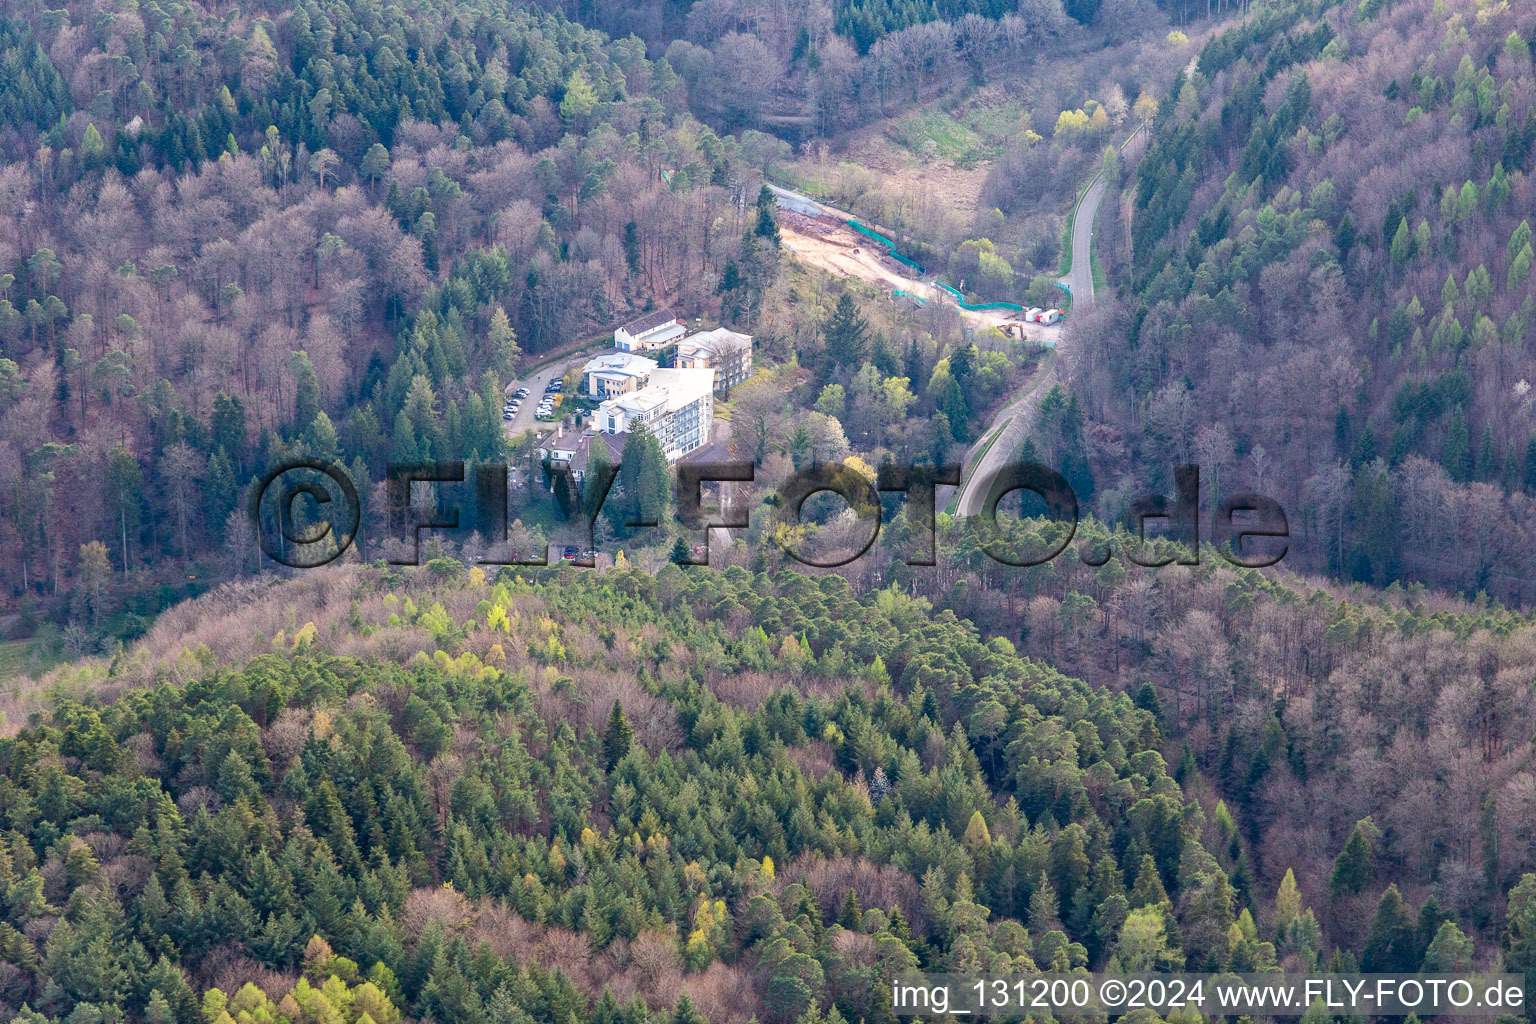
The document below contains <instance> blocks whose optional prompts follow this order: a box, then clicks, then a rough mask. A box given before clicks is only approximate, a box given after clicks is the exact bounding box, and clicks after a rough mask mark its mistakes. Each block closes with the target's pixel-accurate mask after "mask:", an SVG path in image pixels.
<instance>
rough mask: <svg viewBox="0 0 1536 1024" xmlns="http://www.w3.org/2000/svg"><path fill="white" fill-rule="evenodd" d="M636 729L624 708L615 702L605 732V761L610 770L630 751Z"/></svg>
mask: <svg viewBox="0 0 1536 1024" xmlns="http://www.w3.org/2000/svg"><path fill="white" fill-rule="evenodd" d="M634 735H635V734H634V730H632V729H631V728H630V727H629V720H628V719H626V718H625V717H624V708H623V707H622V706H621V705H620V704H619V702H618V701H614V702H613V710H612V711H611V712H610V713H609V715H608V727H607V729H605V730H604V732H603V761H604V762H605V763H606V764H607V766H608V770H609V771H613V769H614V767H615V766H616V765H617V764H618V763H619V762H620V761H622V760H623V759H624V755H625V754H627V753H629V745H630V742H631V741H632V740H633V739H634Z"/></svg>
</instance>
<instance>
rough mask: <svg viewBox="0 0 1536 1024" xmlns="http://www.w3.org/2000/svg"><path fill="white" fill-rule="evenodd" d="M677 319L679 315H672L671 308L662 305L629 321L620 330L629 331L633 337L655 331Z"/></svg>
mask: <svg viewBox="0 0 1536 1024" xmlns="http://www.w3.org/2000/svg"><path fill="white" fill-rule="evenodd" d="M676 319H677V317H675V316H673V315H672V311H671V310H670V309H667V308H666V307H662V308H661V309H653V310H651V312H649V313H646V314H645V315H644V316H640V317H636V318H635V319H633V320H631V321H630V322H629V323H627V324H625V325H624V326H622V327H620V328H619V330H621V331H627V332H628V333H629V335H630V336H631V337H634V336H636V335H641V334H644V333H645V332H646V331H654V330H655V329H656V328H658V327H660V326H661V325H663V324H667V323H672V322H673V321H675V320H676Z"/></svg>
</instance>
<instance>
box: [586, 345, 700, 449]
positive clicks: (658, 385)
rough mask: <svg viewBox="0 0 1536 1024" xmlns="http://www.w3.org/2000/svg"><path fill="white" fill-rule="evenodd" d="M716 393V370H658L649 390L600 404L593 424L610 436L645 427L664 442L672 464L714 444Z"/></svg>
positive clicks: (628, 394)
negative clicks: (697, 449) (710, 433)
mask: <svg viewBox="0 0 1536 1024" xmlns="http://www.w3.org/2000/svg"><path fill="white" fill-rule="evenodd" d="M714 392H715V371H714V370H706V369H667V368H664V367H663V368H657V369H655V370H652V371H651V374H650V383H649V384H647V385H646V386H645V387H643V388H640V389H639V390H638V391H632V392H629V393H626V394H617V395H615V396H614V397H612V398H609V399H607V400H606V401H604V402H603V403H602V404H600V405H599V406H598V407H597V412H596V414H595V415H594V416H593V425H594V426H595V427H596V428H597V429H598V430H599V431H601V432H603V433H605V434H625V433H628V432H629V431H630V430H631V429H632V428H633V427H634V426H635V425H636V424H641V425H644V427H645V429H647V430H649V431H650V432H651V434H652V436H654V437H655V438H656V440H657V441H658V442H660V443H661V450H662V452H663V453H664V454H665V455H666V457H667V461H668V462H675V461H676V460H677V459H680V458H682V457H683V456H684V455H687V454H688V453H689V452H691V451H693V450H694V449H696V448H701V447H703V446H704V445H706V444H708V443H709V428H710V424H711V423H712V422H713V421H714V418H715V394H714Z"/></svg>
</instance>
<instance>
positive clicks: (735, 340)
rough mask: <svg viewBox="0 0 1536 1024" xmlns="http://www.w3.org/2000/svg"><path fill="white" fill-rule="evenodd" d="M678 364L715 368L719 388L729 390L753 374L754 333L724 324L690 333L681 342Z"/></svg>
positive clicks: (689, 367)
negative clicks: (742, 331) (739, 330)
mask: <svg viewBox="0 0 1536 1024" xmlns="http://www.w3.org/2000/svg"><path fill="white" fill-rule="evenodd" d="M677 365H678V366H679V367H681V368H682V369H698V370H714V371H715V390H716V391H727V390H729V389H730V388H733V387H735V386H736V385H738V384H740V383H742V382H744V381H745V380H746V379H747V378H748V377H751V376H752V336H751V335H750V334H737V333H736V332H735V331H731V330H727V329H726V328H724V327H716V328H715V329H714V330H712V331H701V332H700V333H698V334H690V335H689V336H688V337H686V338H684V339H683V340H682V341H680V342H678V343H677Z"/></svg>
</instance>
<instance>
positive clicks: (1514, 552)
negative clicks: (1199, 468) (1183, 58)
mask: <svg viewBox="0 0 1536 1024" xmlns="http://www.w3.org/2000/svg"><path fill="white" fill-rule="evenodd" d="M1533 30H1536V25H1533V23H1532V22H1531V20H1530V12H1529V11H1528V10H1525V9H1523V8H1522V7H1521V5H1518V4H1504V3H1481V2H1478V3H1472V2H1468V3H1439V4H1432V3H1429V2H1427V0H1426V2H1416V0H1404V2H1400V3H1375V2H1370V3H1363V4H1359V5H1353V4H1349V5H1333V4H1327V3H1302V4H1280V5H1274V6H1270V7H1266V8H1263V9H1261V10H1259V11H1257V12H1256V14H1255V16H1254V17H1253V18H1252V19H1251V21H1250V22H1249V23H1247V24H1245V25H1244V26H1242V27H1240V28H1234V29H1231V30H1229V31H1227V32H1225V33H1223V34H1221V35H1219V36H1218V37H1216V38H1214V39H1213V40H1212V41H1211V42H1210V43H1209V45H1207V46H1206V47H1205V48H1204V50H1203V52H1202V53H1201V54H1200V56H1199V59H1198V61H1197V62H1195V64H1194V65H1193V74H1192V77H1190V78H1189V79H1188V80H1187V81H1185V82H1183V83H1182V84H1181V85H1179V86H1178V87H1177V88H1176V89H1175V90H1173V91H1172V92H1171V93H1170V94H1169V95H1168V96H1167V97H1166V99H1165V101H1164V103H1163V106H1162V110H1161V112H1160V114H1159V117H1158V121H1157V127H1156V131H1155V134H1154V141H1153V143H1152V145H1151V146H1150V148H1149V149H1148V152H1147V155H1146V157H1145V159H1144V160H1142V161H1141V163H1140V165H1139V167H1138V168H1137V169H1136V171H1135V180H1134V182H1133V184H1132V188H1133V189H1134V192H1135V198H1134V204H1133V205H1134V210H1135V220H1134V227H1133V232H1132V237H1133V238H1134V258H1133V260H1132V262H1131V265H1130V268H1129V270H1130V274H1131V277H1132V281H1131V283H1130V285H1129V287H1128V288H1127V289H1126V291H1125V294H1124V301H1123V303H1122V304H1121V305H1120V306H1119V307H1118V308H1116V309H1113V310H1109V311H1106V312H1105V313H1104V316H1105V317H1106V319H1105V320H1104V321H1102V323H1101V324H1100V326H1102V327H1103V328H1104V329H1103V330H1099V331H1088V332H1086V333H1085V335H1084V337H1085V339H1086V340H1087V342H1088V345H1087V347H1086V348H1085V349H1084V352H1083V359H1082V360H1081V361H1080V364H1079V369H1078V374H1079V378H1078V380H1079V390H1080V392H1081V394H1082V396H1083V400H1084V403H1085V407H1086V408H1087V410H1088V412H1089V415H1090V417H1092V418H1095V419H1101V420H1105V421H1107V422H1108V423H1110V424H1112V425H1113V426H1114V427H1116V428H1117V430H1118V437H1119V438H1120V439H1121V440H1123V442H1124V443H1125V444H1126V445H1128V446H1129V447H1130V449H1131V451H1132V453H1133V454H1135V455H1139V456H1141V458H1139V459H1137V460H1135V461H1136V463H1137V464H1139V465H1140V466H1141V467H1143V468H1142V472H1141V473H1140V474H1139V476H1140V478H1141V479H1143V480H1150V481H1151V482H1153V483H1154V484H1160V483H1162V482H1163V481H1164V480H1166V479H1167V477H1166V474H1167V473H1169V472H1170V467H1171V466H1173V465H1174V464H1175V463H1177V462H1188V461H1199V462H1200V463H1201V464H1202V465H1204V466H1206V467H1208V469H1209V470H1215V471H1217V472H1219V474H1220V485H1221V486H1222V487H1224V488H1226V489H1227V490H1228V491H1230V490H1232V489H1233V488H1234V487H1247V488H1252V489H1254V490H1259V491H1262V492H1265V493H1269V494H1271V495H1273V496H1274V497H1276V498H1277V499H1279V500H1280V501H1281V502H1282V503H1284V504H1285V505H1286V507H1287V508H1288V509H1290V510H1292V519H1293V522H1295V523H1296V524H1297V525H1298V526H1300V527H1302V528H1303V529H1304V530H1305V532H1306V533H1307V534H1308V535H1309V538H1310V543H1309V544H1307V545H1306V546H1305V547H1304V549H1302V550H1301V551H1300V552H1299V553H1301V554H1303V556H1304V557H1306V558H1308V559H1309V560H1310V561H1309V564H1310V565H1312V566H1315V567H1317V568H1319V569H1322V570H1326V571H1328V572H1333V573H1337V574H1340V575H1342V576H1344V577H1346V578H1353V579H1358V580H1368V581H1372V582H1375V583H1377V584H1379V585H1385V584H1386V583H1389V582H1391V581H1392V580H1395V579H1399V578H1410V579H1411V578H1417V579H1421V580H1424V581H1427V582H1429V583H1431V584H1433V585H1438V586H1442V587H1446V588H1451V589H1464V590H1465V591H1466V592H1468V593H1473V592H1476V591H1478V590H1484V589H1486V590H1488V591H1490V592H1493V593H1497V594H1500V595H1503V596H1506V597H1510V598H1514V599H1516V600H1528V599H1529V597H1530V594H1531V583H1532V578H1531V573H1530V566H1531V565H1532V556H1533V551H1536V548H1533V537H1536V534H1533V532H1532V528H1533V524H1536V519H1533V512H1536V505H1533V503H1532V496H1533V494H1536V420H1533V410H1532V403H1531V398H1530V395H1529V392H1530V387H1531V384H1530V382H1531V380H1532V379H1536V362H1533V360H1532V356H1531V342H1532V338H1533V331H1536V294H1533V288H1536V282H1533V280H1532V275H1531V263H1532V255H1531V252H1532V250H1531V243H1530V236H1531V225H1530V224H1529V223H1528V219H1529V216H1530V213H1531V210H1532V208H1533V198H1536V196H1533V192H1532V189H1533V184H1532V178H1531V170H1532V160H1533V156H1536V150H1533V146H1532V142H1533V140H1536V110H1533V102H1536V78H1533V70H1532V56H1531V47H1530V40H1531V38H1532V34H1533Z"/></svg>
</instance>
